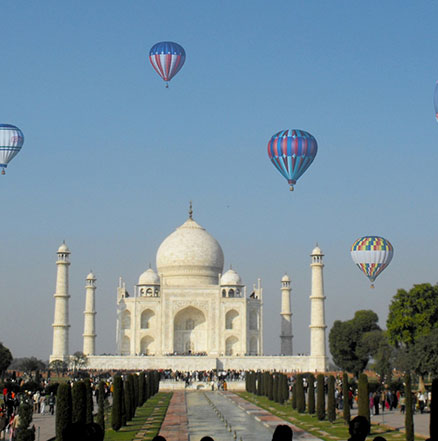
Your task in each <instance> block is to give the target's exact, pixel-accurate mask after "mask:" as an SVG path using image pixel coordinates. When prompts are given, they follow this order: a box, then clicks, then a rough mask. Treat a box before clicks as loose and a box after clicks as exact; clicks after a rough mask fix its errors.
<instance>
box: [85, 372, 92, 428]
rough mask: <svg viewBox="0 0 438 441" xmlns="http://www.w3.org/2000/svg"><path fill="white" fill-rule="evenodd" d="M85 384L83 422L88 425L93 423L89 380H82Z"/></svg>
mask: <svg viewBox="0 0 438 441" xmlns="http://www.w3.org/2000/svg"><path fill="white" fill-rule="evenodd" d="M84 384H85V397H86V400H85V422H86V423H87V424H90V423H92V422H93V391H92V390H91V382H90V379H89V378H86V379H85V380H84Z"/></svg>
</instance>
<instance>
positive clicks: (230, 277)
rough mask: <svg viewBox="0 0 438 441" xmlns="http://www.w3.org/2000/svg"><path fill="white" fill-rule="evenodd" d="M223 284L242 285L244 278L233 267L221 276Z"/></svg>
mask: <svg viewBox="0 0 438 441" xmlns="http://www.w3.org/2000/svg"><path fill="white" fill-rule="evenodd" d="M221 285H222V286H225V285H236V286H240V285H242V279H241V278H240V276H239V274H237V273H236V271H234V270H233V269H232V268H230V269H229V270H228V271H227V272H226V273H225V274H223V276H222V277H221Z"/></svg>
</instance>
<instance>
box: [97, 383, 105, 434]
mask: <svg viewBox="0 0 438 441" xmlns="http://www.w3.org/2000/svg"><path fill="white" fill-rule="evenodd" d="M97 406H98V407H97V416H96V423H97V424H99V426H100V427H101V428H102V430H103V431H104V432H105V383H104V382H103V381H100V382H99V388H98V389H97Z"/></svg>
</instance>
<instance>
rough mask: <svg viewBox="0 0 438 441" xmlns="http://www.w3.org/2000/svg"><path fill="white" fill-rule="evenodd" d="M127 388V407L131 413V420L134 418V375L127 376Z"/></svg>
mask: <svg viewBox="0 0 438 441" xmlns="http://www.w3.org/2000/svg"><path fill="white" fill-rule="evenodd" d="M127 387H129V398H130V400H131V403H130V406H129V407H130V411H131V420H132V418H134V416H135V386H134V375H132V374H129V375H128V378H127ZM129 421H130V420H129Z"/></svg>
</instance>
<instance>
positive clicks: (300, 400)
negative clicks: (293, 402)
mask: <svg viewBox="0 0 438 441" xmlns="http://www.w3.org/2000/svg"><path fill="white" fill-rule="evenodd" d="M295 387H296V389H295V390H296V395H297V411H298V412H299V413H304V412H305V411H306V400H305V397H304V386H303V376H302V375H301V374H298V375H297V383H296V386H295Z"/></svg>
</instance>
